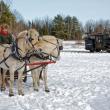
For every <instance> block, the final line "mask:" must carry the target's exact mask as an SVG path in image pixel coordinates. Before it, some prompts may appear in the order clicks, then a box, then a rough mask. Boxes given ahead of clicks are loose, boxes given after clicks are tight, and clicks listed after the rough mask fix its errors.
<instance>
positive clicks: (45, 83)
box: [42, 67, 50, 92]
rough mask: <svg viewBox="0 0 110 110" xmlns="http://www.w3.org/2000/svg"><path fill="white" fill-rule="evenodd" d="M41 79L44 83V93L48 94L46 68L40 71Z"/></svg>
mask: <svg viewBox="0 0 110 110" xmlns="http://www.w3.org/2000/svg"><path fill="white" fill-rule="evenodd" d="M42 75H43V76H42V78H43V81H44V86H45V92H50V90H49V88H48V85H47V67H45V68H44V69H43V71H42Z"/></svg>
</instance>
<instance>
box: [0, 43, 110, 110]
mask: <svg viewBox="0 0 110 110" xmlns="http://www.w3.org/2000/svg"><path fill="white" fill-rule="evenodd" d="M66 46H67V45H66ZM76 47H77V48H75V49H76V50H78V49H79V48H80V47H79V46H76ZM64 48H65V49H67V48H68V49H72V48H73V47H72V46H70V47H69V46H68V47H64ZM81 48H82V49H84V47H83V46H81ZM109 60H110V54H109V53H76V52H75V53H74V52H62V53H61V59H60V61H58V62H57V63H56V64H51V65H49V69H48V86H49V88H50V92H49V93H45V91H44V87H43V82H42V81H41V85H40V87H39V91H38V92H34V91H33V88H32V79H31V77H28V80H27V83H25V84H24V93H25V95H24V96H19V95H17V89H16V83H15V89H14V92H15V96H14V97H9V96H8V88H7V90H6V91H5V92H0V110H110V61H109Z"/></svg>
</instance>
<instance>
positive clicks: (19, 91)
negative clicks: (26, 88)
mask: <svg viewBox="0 0 110 110" xmlns="http://www.w3.org/2000/svg"><path fill="white" fill-rule="evenodd" d="M22 78H23V71H18V94H19V95H22V96H23V95H24V92H23V79H22Z"/></svg>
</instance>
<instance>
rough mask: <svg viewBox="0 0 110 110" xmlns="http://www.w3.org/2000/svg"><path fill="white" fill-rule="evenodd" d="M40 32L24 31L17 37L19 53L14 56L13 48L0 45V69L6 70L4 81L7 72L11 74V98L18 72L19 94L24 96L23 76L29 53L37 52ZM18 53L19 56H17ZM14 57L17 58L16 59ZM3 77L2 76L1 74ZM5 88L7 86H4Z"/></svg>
mask: <svg viewBox="0 0 110 110" xmlns="http://www.w3.org/2000/svg"><path fill="white" fill-rule="evenodd" d="M37 36H38V32H37V31H36V30H34V29H30V30H28V31H23V32H21V33H19V35H18V36H17V46H18V48H16V49H17V50H18V51H17V52H15V51H14V52H15V54H12V53H13V52H12V47H11V45H8V44H2V45H0V68H3V69H4V72H3V77H2V78H3V80H2V83H4V80H5V74H6V71H7V70H9V72H10V80H9V96H13V95H14V93H13V84H14V72H15V71H16V70H17V71H18V94H19V95H24V93H23V87H22V75H23V71H24V65H25V61H24V59H25V58H26V57H27V53H29V52H31V51H33V50H34V51H35V44H36V43H37V42H38V37H37ZM16 53H17V54H16ZM13 55H14V56H15V57H16V58H14V57H13ZM0 76H1V74H0ZM3 86H5V85H3Z"/></svg>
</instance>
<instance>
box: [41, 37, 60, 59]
mask: <svg viewBox="0 0 110 110" xmlns="http://www.w3.org/2000/svg"><path fill="white" fill-rule="evenodd" d="M42 40H43V41H45V42H48V43H50V44H52V45H55V46H56V47H55V48H54V49H53V50H52V51H51V53H52V52H53V51H54V50H55V49H57V51H58V55H57V56H53V55H51V54H50V55H49V54H48V53H46V52H43V51H41V52H42V53H43V54H46V55H48V56H50V58H52V57H53V58H56V59H57V58H58V57H59V55H60V50H61V49H60V45H59V41H58V39H56V41H57V44H54V43H53V42H50V41H48V40H46V39H42Z"/></svg>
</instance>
